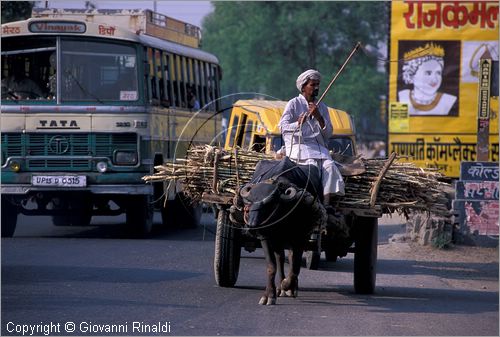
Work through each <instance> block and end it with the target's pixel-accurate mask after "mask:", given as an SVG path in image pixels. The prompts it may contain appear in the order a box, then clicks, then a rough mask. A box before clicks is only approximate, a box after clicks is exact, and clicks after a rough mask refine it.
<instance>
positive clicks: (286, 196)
mask: <svg viewBox="0 0 500 337" xmlns="http://www.w3.org/2000/svg"><path fill="white" fill-rule="evenodd" d="M296 195H297V189H296V188H295V187H288V188H287V189H286V190H285V192H284V193H283V194H282V195H281V199H282V200H285V201H288V200H292V199H294V198H295V196H296Z"/></svg>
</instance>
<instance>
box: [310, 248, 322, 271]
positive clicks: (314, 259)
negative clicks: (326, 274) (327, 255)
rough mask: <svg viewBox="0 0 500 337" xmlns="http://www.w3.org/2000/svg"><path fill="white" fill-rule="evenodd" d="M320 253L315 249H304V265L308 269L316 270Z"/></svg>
mask: <svg viewBox="0 0 500 337" xmlns="http://www.w3.org/2000/svg"><path fill="white" fill-rule="evenodd" d="M320 258H321V253H320V252H317V251H312V250H308V251H306V267H307V269H310V270H318V267H319V260H320Z"/></svg>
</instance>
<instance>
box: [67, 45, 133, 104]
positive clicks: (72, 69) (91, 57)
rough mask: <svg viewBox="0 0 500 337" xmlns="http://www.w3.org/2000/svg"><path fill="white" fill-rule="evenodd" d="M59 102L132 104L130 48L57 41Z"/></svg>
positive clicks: (131, 48) (131, 54) (131, 57)
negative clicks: (58, 49)
mask: <svg viewBox="0 0 500 337" xmlns="http://www.w3.org/2000/svg"><path fill="white" fill-rule="evenodd" d="M61 66H62V70H61V71H62V74H61V75H60V76H61V78H62V82H61V83H60V84H61V100H62V101H74V100H76V101H98V102H102V101H105V100H106V101H110V100H112V101H135V100H137V99H138V98H139V97H138V82H137V58H136V50H135V48H134V47H132V46H126V45H122V44H111V43H101V42H93V41H84V42H81V41H72V40H63V41H61Z"/></svg>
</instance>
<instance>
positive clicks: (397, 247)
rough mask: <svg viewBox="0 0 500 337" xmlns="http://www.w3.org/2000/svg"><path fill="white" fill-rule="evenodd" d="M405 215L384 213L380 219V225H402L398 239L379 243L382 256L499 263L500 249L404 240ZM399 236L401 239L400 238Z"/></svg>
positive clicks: (397, 235)
mask: <svg viewBox="0 0 500 337" xmlns="http://www.w3.org/2000/svg"><path fill="white" fill-rule="evenodd" d="M404 223H406V220H405V219H404V217H402V216H399V215H392V217H390V216H387V215H384V217H382V218H381V219H380V220H379V224H380V226H388V225H401V229H402V230H401V231H400V232H399V234H395V237H396V240H392V239H389V243H388V244H384V245H379V247H378V254H379V256H380V257H387V258H392V259H401V260H415V261H439V262H457V263H460V262H461V263H498V262H499V249H498V246H497V247H495V248H487V247H476V246H465V245H451V246H450V247H449V248H445V249H438V248H435V247H433V246H422V245H420V244H418V243H416V242H411V241H402V240H401V239H403V240H404V235H403V234H402V233H404V226H403V224H404ZM397 237H399V238H400V239H398V238H397Z"/></svg>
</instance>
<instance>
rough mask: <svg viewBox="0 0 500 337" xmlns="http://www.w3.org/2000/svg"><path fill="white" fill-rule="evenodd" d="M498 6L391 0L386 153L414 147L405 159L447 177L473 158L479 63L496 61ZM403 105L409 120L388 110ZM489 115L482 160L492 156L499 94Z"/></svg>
mask: <svg viewBox="0 0 500 337" xmlns="http://www.w3.org/2000/svg"><path fill="white" fill-rule="evenodd" d="M498 9H499V3H498V1H393V2H392V4H391V32H390V41H391V44H390V59H391V60H397V62H391V65H390V76H389V102H388V104H389V126H388V127H389V144H388V149H389V152H392V151H402V152H405V153H402V152H401V153H400V152H398V153H400V154H402V155H403V154H404V155H409V154H410V153H413V152H414V153H415V156H413V157H412V159H409V160H411V161H412V162H414V163H415V164H417V165H418V166H421V167H437V168H440V169H441V170H442V172H443V173H444V174H446V175H448V176H450V177H458V175H459V172H460V170H459V165H460V161H461V160H475V159H472V158H475V156H476V151H477V148H476V145H477V125H478V123H477V119H478V106H479V99H478V97H479V95H478V93H479V83H480V78H481V76H480V60H481V57H483V58H484V57H485V56H487V57H490V58H491V60H492V61H498V54H499V53H498V36H499V28H498ZM402 106H405V107H407V109H408V121H407V124H405V123H406V122H405V123H403V124H400V122H399V120H398V121H397V120H396V119H394V118H393V117H394V116H395V115H394V116H392V115H391V109H392V107H398V109H400V110H401V109H404V108H403V107H402ZM489 118H490V130H489V149H488V153H489V157H488V160H489V161H498V97H494V98H489ZM402 125H403V126H402ZM459 153H460V155H459ZM465 157H466V158H465ZM464 158H465V159H464Z"/></svg>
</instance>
